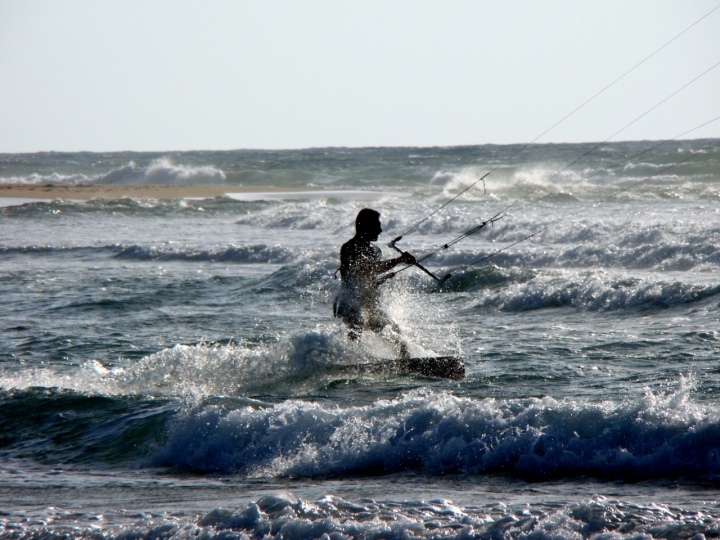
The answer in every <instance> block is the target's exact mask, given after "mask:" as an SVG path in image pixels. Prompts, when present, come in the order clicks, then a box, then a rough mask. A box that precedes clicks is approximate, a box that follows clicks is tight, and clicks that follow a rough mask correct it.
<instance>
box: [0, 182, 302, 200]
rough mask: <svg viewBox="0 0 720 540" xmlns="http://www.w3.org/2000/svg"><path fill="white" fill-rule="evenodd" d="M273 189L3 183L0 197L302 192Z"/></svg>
mask: <svg viewBox="0 0 720 540" xmlns="http://www.w3.org/2000/svg"><path fill="white" fill-rule="evenodd" d="M302 191H304V190H301V189H293V188H286V187H282V188H280V187H271V186H235V185H230V184H211V185H160V184H158V185H140V184H0V197H2V198H5V197H7V198H20V199H41V200H43V199H44V200H47V199H51V200H55V199H69V200H78V201H87V200H90V199H125V198H130V199H186V198H198V199H206V198H213V197H222V196H223V195H226V194H232V193H282V192H302Z"/></svg>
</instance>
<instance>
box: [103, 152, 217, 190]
mask: <svg viewBox="0 0 720 540" xmlns="http://www.w3.org/2000/svg"><path fill="white" fill-rule="evenodd" d="M224 182H225V173H223V172H222V171H221V170H220V169H217V168H215V167H212V166H195V167H193V166H187V165H175V164H173V163H172V162H171V161H170V159H168V158H161V159H157V160H155V161H153V162H152V163H150V165H148V166H147V167H139V166H137V165H136V164H135V163H134V162H133V161H131V162H130V163H128V164H127V165H125V166H124V167H120V168H119V169H115V170H113V171H110V172H109V173H107V174H104V175H102V176H98V177H95V178H94V179H93V180H92V183H94V184H223V183H224Z"/></svg>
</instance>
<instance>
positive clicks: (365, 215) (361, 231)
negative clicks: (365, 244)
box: [355, 208, 382, 242]
mask: <svg viewBox="0 0 720 540" xmlns="http://www.w3.org/2000/svg"><path fill="white" fill-rule="evenodd" d="M381 232H382V227H381V226H380V212H377V211H375V210H372V209H371V208H363V209H362V210H360V212H358V215H357V217H356V218H355V234H357V235H358V236H360V237H362V238H365V239H367V240H370V241H371V242H374V241H375V240H377V239H378V236H380V233H381Z"/></svg>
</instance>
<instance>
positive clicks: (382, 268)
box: [375, 251, 416, 276]
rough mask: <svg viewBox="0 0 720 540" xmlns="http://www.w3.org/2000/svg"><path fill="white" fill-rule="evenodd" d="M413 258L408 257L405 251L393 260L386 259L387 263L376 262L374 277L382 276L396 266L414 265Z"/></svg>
mask: <svg viewBox="0 0 720 540" xmlns="http://www.w3.org/2000/svg"><path fill="white" fill-rule="evenodd" d="M415 262H416V260H415V257H413V256H412V255H410V254H409V253H408V252H407V251H403V254H402V255H400V256H399V257H396V258H394V259H388V260H387V261H378V262H377V263H375V275H376V276H378V275H380V274H384V273H385V272H389V271H390V270H392V269H393V268H395V267H396V266H397V265H398V264H415Z"/></svg>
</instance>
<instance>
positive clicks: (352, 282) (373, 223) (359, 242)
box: [334, 208, 415, 357]
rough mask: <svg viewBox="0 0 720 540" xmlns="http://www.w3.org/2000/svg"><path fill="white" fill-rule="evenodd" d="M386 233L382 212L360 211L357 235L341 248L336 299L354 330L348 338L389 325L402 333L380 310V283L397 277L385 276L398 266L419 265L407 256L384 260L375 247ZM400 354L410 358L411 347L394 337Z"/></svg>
mask: <svg viewBox="0 0 720 540" xmlns="http://www.w3.org/2000/svg"><path fill="white" fill-rule="evenodd" d="M381 232H382V227H381V226H380V213H379V212H376V211H375V210H371V209H370V208H364V209H363V210H360V212H359V213H358V215H357V218H355V236H354V237H353V238H352V239H351V240H349V241H348V242H346V243H345V244H343V247H342V248H341V249H340V278H341V280H342V284H341V286H340V294H338V297H337V299H336V300H335V306H334V307H335V316H336V317H340V318H341V319H342V320H343V322H344V323H345V324H346V325H347V326H348V327H349V328H350V332H349V333H348V337H349V338H350V339H353V340H354V339H358V338H359V337H360V334H361V333H362V331H363V329H368V330H371V331H372V332H376V333H377V332H380V331H382V329H383V328H385V327H386V326H389V327H390V328H391V329H392V330H393V331H394V332H395V333H399V331H400V330H399V328H398V326H397V325H396V324H395V323H394V322H392V321H391V320H390V319H389V318H388V316H387V315H386V314H385V313H384V312H383V311H382V310H381V309H380V291H379V286H380V284H381V283H382V282H383V281H385V280H386V279H387V278H389V277H392V275H394V274H388V275H386V276H382V277H381V275H382V274H385V273H386V272H389V271H390V270H392V269H393V268H394V267H395V266H397V265H398V264H415V257H413V256H412V255H410V254H409V253H403V254H402V255H400V257H397V258H395V259H388V260H387V261H381V260H380V256H381V252H380V248H378V247H377V246H374V245H372V244H371V243H370V242H374V241H375V240H377V239H378V236H379V235H380V233H381ZM391 339H393V341H395V343H396V345H397V346H398V348H399V351H400V355H401V356H403V357H407V356H408V352H407V345H406V344H405V343H404V342H403V341H402V340H401V339H400V338H398V337H397V336H392V337H391Z"/></svg>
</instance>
